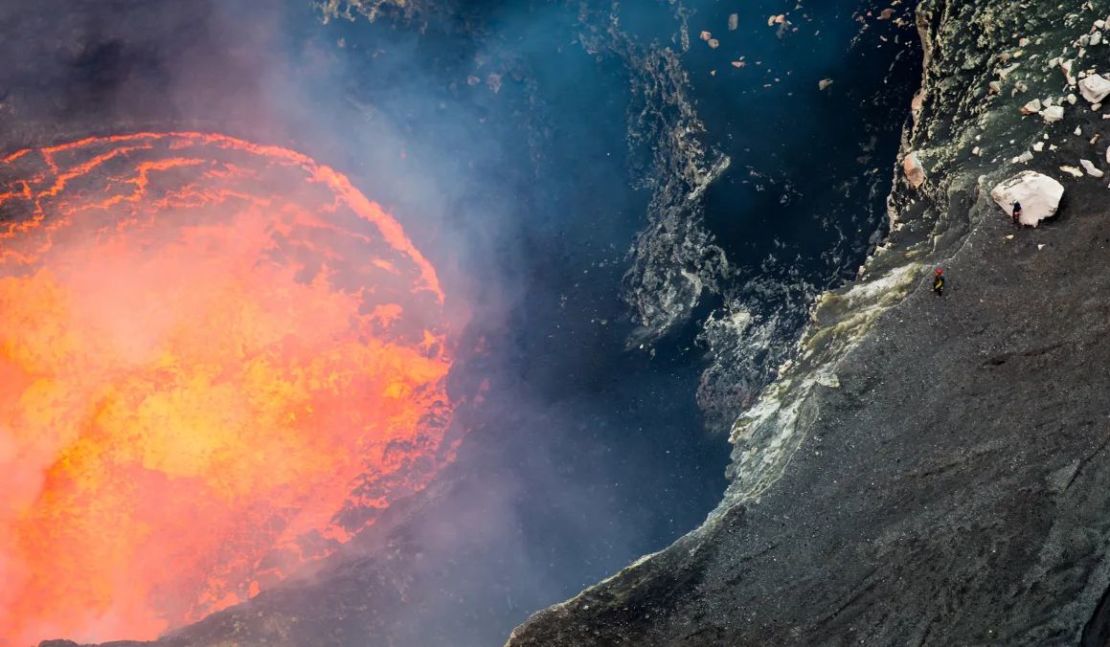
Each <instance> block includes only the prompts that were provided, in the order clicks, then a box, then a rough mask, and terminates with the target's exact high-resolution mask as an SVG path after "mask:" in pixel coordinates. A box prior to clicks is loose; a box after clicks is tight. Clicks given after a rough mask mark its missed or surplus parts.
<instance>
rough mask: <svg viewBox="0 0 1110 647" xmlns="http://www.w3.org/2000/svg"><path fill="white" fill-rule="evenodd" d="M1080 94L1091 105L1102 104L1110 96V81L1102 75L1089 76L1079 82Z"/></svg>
mask: <svg viewBox="0 0 1110 647" xmlns="http://www.w3.org/2000/svg"><path fill="white" fill-rule="evenodd" d="M1079 92H1080V94H1082V95H1083V98H1084V99H1086V100H1087V101H1089V102H1091V103H1102V100H1103V99H1105V98H1106V97H1107V95H1110V79H1107V78H1106V77H1104V76H1102V75H1101V74H1088V75H1087V76H1085V77H1083V78H1082V79H1081V80H1080V81H1079Z"/></svg>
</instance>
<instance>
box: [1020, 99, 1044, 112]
mask: <svg viewBox="0 0 1110 647" xmlns="http://www.w3.org/2000/svg"><path fill="white" fill-rule="evenodd" d="M1041 110H1042V106H1041V100H1040V99H1033V100H1032V101H1030V102H1029V103H1026V104H1025V105H1024V106H1022V107H1021V114H1023V115H1035V114H1037V113H1039V112H1040V111H1041Z"/></svg>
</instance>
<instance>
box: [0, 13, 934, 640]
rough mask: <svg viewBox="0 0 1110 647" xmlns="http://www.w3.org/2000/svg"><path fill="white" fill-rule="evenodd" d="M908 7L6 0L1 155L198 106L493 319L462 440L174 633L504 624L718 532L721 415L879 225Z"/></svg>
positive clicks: (904, 74)
mask: <svg viewBox="0 0 1110 647" xmlns="http://www.w3.org/2000/svg"><path fill="white" fill-rule="evenodd" d="M887 10H889V11H887ZM911 11H912V7H911V6H908V5H905V4H901V3H899V4H897V5H893V6H891V5H889V3H883V2H879V3H871V2H837V3H832V4H829V5H822V6H819V7H818V6H813V7H810V6H807V5H806V3H801V4H798V3H794V2H778V1H770V0H761V1H760V2H756V3H749V4H746V5H744V6H737V7H735V8H732V7H729V6H728V3H718V2H708V1H704V2H694V1H691V2H670V1H665V2H652V3H637V4H635V5H633V4H632V3H624V4H620V3H610V2H587V3H561V2H525V3H516V2H492V1H490V2H480V3H467V2H410V3H393V2H386V1H382V2H366V3H344V2H325V3H323V4H322V6H314V5H312V4H311V3H308V2H302V1H300V0H289V1H288V2H283V3H275V4H274V5H273V6H271V7H268V8H266V9H265V10H263V9H261V8H260V7H258V6H257V5H256V4H254V3H246V2H227V3H216V2H201V3H189V4H188V5H182V4H181V3H172V2H133V1H129V0H114V1H112V2H100V1H96V2H93V1H88V2H72V1H70V2H43V3H38V4H37V5H36V6H35V7H14V6H13V7H6V8H3V9H0V29H2V30H3V33H5V34H11V35H12V36H11V37H10V38H6V39H5V41H4V43H3V44H2V45H0V47H2V48H3V49H2V51H3V53H4V58H5V61H6V65H5V67H4V69H3V70H0V101H2V103H0V124H2V127H3V132H4V137H5V148H6V149H15V148H18V147H21V146H26V145H41V144H45V143H52V142H57V141H64V140H67V139H73V138H77V137H81V136H85V135H91V134H113V133H119V132H130V131H136V130H181V129H199V130H207V131H218V132H227V133H229V134H232V135H235V136H240V137H244V138H247V139H251V140H254V141H259V142H262V143H271V142H272V143H276V144H280V145H283V146H289V147H291V148H295V149H297V150H300V151H302V152H305V153H308V154H310V155H312V156H313V157H315V158H316V159H318V160H321V161H323V162H325V163H327V164H330V165H332V166H335V167H336V168H338V169H340V170H341V171H343V172H345V173H347V174H348V175H350V176H351V178H352V180H353V181H354V182H355V183H356V184H357V185H358V186H359V188H360V189H362V190H363V191H364V192H365V193H366V194H367V195H368V196H369V197H371V198H372V199H375V200H378V201H380V202H382V203H383V204H384V205H386V206H387V208H389V210H390V211H391V212H392V213H394V214H395V215H396V217H397V218H398V220H400V221H401V222H402V224H403V225H404V226H405V228H406V231H407V232H408V233H409V234H410V235H411V236H412V238H413V240H414V242H415V243H416V244H417V246H418V247H419V248H420V249H421V250H422V251H424V252H425V253H426V254H427V255H428V256H429V258H431V259H432V260H433V262H434V263H435V264H436V266H437V267H438V268H440V271H441V276H442V278H443V282H444V289H445V291H446V292H447V293H448V296H449V300H453V301H454V302H455V303H456V304H457V305H458V307H459V309H460V310H465V311H466V312H468V313H469V315H470V317H471V319H470V325H469V327H468V328H467V330H466V331H465V333H464V334H463V335H461V337H460V338H459V339H458V342H457V343H458V348H457V353H458V357H459V361H458V362H457V364H456V370H455V372H454V374H453V375H452V387H451V388H452V393H453V395H454V396H455V397H456V398H457V400H458V401H459V402H463V403H464V404H462V405H460V407H459V409H458V410H457V415H456V425H455V433H456V434H458V435H460V436H462V435H465V438H464V440H463V444H462V446H461V448H460V451H459V455H458V458H457V461H456V463H455V465H454V466H453V467H451V468H448V469H447V470H446V471H445V472H444V473H443V476H442V478H440V479H439V480H438V481H437V482H436V483H434V484H433V485H432V486H431V487H429V488H428V490H426V491H425V492H424V493H423V494H421V495H418V496H416V497H414V498H413V499H411V500H409V501H407V502H405V503H404V504H399V505H395V506H394V507H393V508H391V509H390V510H389V511H388V512H386V513H384V514H383V515H382V516H381V519H380V521H379V522H378V523H377V525H376V526H375V527H373V528H371V529H370V530H369V531H367V532H365V533H364V534H363V535H362V536H360V537H359V538H357V539H356V540H354V541H353V542H352V543H351V545H350V546H349V547H348V548H347V550H345V551H344V552H342V553H341V554H340V555H337V556H336V557H335V558H333V559H331V560H329V561H328V562H327V563H324V564H321V565H319V566H318V567H317V568H316V569H314V571H313V572H312V573H311V574H310V575H308V574H306V575H305V577H303V578H300V579H294V580H292V581H290V582H288V583H287V584H286V585H283V586H281V587H279V588H276V589H273V590H269V591H263V592H262V593H261V594H260V595H259V596H257V597H256V598H255V599H253V600H252V601H250V602H248V603H246V604H244V605H242V606H238V607H234V608H232V609H229V610H227V611H225V612H222V613H219V614H216V615H215V616H213V617H211V618H209V619H207V620H205V621H203V622H201V623H199V624H198V625H195V626H190V627H186V628H183V629H180V630H178V631H175V632H173V633H171V634H170V635H169V636H167V637H166V638H165V639H163V640H161V641H159V643H158V644H164V645H216V644H226V642H227V641H233V642H234V641H238V642H239V643H240V644H262V643H264V642H265V643H268V644H285V645H359V646H362V645H429V644H451V645H490V644H499V643H501V642H503V640H504V639H505V637H506V636H507V635H508V634H509V632H510V630H511V629H512V627H513V626H515V625H517V624H518V623H520V622H522V621H523V620H524V619H525V618H527V617H528V615H529V614H530V613H532V612H534V611H536V610H538V609H541V608H543V607H545V606H547V605H549V604H552V603H555V602H558V601H559V600H562V599H566V598H568V597H570V596H572V595H574V594H575V593H577V592H578V591H580V590H581V589H582V588H584V587H585V586H588V585H589V584H591V583H593V582H595V581H598V580H599V579H601V578H603V577H606V576H607V575H610V574H612V573H614V572H616V571H618V570H619V569H621V568H623V567H624V566H625V565H627V564H628V563H630V562H632V561H633V560H635V559H637V558H638V557H640V556H641V555H644V554H646V553H650V552H652V551H655V550H659V549H661V548H663V547H665V546H666V545H667V544H669V543H670V542H672V541H674V540H675V539H677V538H679V537H680V536H682V535H683V533H685V532H687V531H688V530H690V529H691V528H694V527H695V526H697V525H698V524H699V523H701V522H702V521H703V520H704V518H705V516H706V514H707V513H709V512H710V511H711V510H713V509H714V506H716V505H717V504H718V503H719V501H720V498H721V495H722V493H723V492H725V491H726V488H728V487H729V483H728V481H727V480H726V478H725V470H726V467H727V465H728V464H729V451H730V447H729V445H728V443H727V441H726V437H725V434H724V433H722V432H724V431H725V430H727V429H729V428H730V427H731V426H732V423H733V422H734V420H735V419H736V417H737V416H738V415H739V414H740V413H741V411H742V410H744V409H745V408H746V407H748V406H749V405H751V404H752V403H754V402H755V398H756V396H757V395H758V394H759V393H760V391H761V390H762V389H763V387H764V386H765V385H767V384H768V383H769V382H770V381H771V380H773V379H774V378H776V376H778V375H779V373H780V368H781V367H782V366H783V362H784V361H786V360H788V359H790V358H791V357H794V356H796V355H798V354H799V353H804V352H805V347H798V346H797V345H796V344H797V342H798V340H799V338H800V336H801V334H802V330H803V326H804V325H805V323H806V322H807V321H808V319H809V316H810V312H811V306H812V304H813V301H814V299H815V298H816V297H817V295H818V294H820V293H821V292H822V291H823V290H826V289H828V288H831V287H835V286H838V285H840V284H841V283H842V282H843V281H845V280H846V279H848V278H851V277H853V276H855V274H856V271H857V268H858V267H859V265H860V264H861V263H862V262H863V261H864V259H865V258H866V255H867V253H868V252H869V251H870V250H871V249H872V248H873V246H874V245H875V244H876V243H877V242H878V240H879V235H881V233H882V231H883V227H884V226H885V221H884V216H885V213H886V212H885V209H886V204H885V202H886V196H887V194H888V192H889V185H890V181H891V175H892V166H893V162H894V158H895V155H896V150H897V148H898V143H899V136H900V132H901V128H902V126H903V123H904V121H905V118H906V116H907V114H908V106H909V98H910V95H911V94H912V93H913V91H914V89H915V87H916V84H917V82H918V79H919V76H920V74H919V68H918V66H919V52H918V51H917V45H916V42H917V41H916V36H915V34H914V33H913V31H912V28H911V24H910V23H911ZM732 13H737V14H738V15H737V21H736V28H735V29H731V28H730V22H731V14H732ZM703 32H706V33H705V34H703ZM0 215H2V214H0ZM803 381H804V380H803ZM810 386H812V384H811V385H810ZM814 388H815V387H814ZM761 411H763V410H760V411H757V414H760V415H762V413H761ZM772 417H773V416H772ZM763 419H764V418H760V420H763ZM734 435H735V432H734ZM751 438H753V439H754V440H752V441H751V445H752V446H754V447H756V448H757V449H758V448H759V447H760V445H761V443H762V442H763V439H766V441H767V442H768V443H772V444H774V443H775V441H776V438H777V435H776V433H774V431H773V430H770V428H769V427H768V430H767V431H765V432H761V433H756V434H753V435H752V436H751ZM776 446H777V444H776ZM735 464H737V463H734V465H735ZM770 471H771V472H773V471H774V470H773V469H772V470H770ZM734 487H736V486H734ZM43 637H44V638H47V637H48V636H43ZM70 637H71V638H80V639H82V640H84V641H92V640H97V641H101V640H105V639H108V638H127V636H103V635H98V634H95V633H94V634H93V635H91V636H89V637H81V636H70Z"/></svg>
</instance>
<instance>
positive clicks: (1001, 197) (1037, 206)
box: [991, 171, 1064, 227]
mask: <svg viewBox="0 0 1110 647" xmlns="http://www.w3.org/2000/svg"><path fill="white" fill-rule="evenodd" d="M1063 197H1064V185H1062V184H1060V183H1059V182H1057V181H1056V180H1055V179H1053V178H1050V177H1048V176H1047V175H1044V174H1043V173H1038V172H1036V171H1022V172H1021V173H1018V174H1017V175H1015V176H1014V177H1012V178H1010V179H1008V180H1006V181H1004V182H1002V183H1000V184H999V185H998V186H996V187H994V189H992V190H991V198H992V199H993V200H994V201H995V203H996V204H997V205H998V206H1000V207H1002V210H1003V211H1005V212H1006V215H1007V217H1009V215H1010V214H1011V213H1013V209H1014V203H1015V202H1020V203H1021V224H1023V225H1029V226H1031V227H1036V226H1037V225H1038V224H1039V223H1040V222H1041V221H1042V220H1044V219H1045V218H1051V217H1052V216H1054V215H1056V211H1057V209H1059V208H1060V199H1061V198H1063Z"/></svg>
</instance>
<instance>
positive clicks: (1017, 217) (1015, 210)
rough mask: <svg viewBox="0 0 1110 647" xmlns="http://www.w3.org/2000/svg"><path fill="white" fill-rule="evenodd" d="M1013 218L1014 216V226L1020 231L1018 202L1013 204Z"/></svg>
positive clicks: (1019, 206)
mask: <svg viewBox="0 0 1110 647" xmlns="http://www.w3.org/2000/svg"><path fill="white" fill-rule="evenodd" d="M1013 216H1014V226H1015V227H1018V228H1019V229H1020V228H1021V203H1020V202H1015V203H1014V211H1013Z"/></svg>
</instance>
